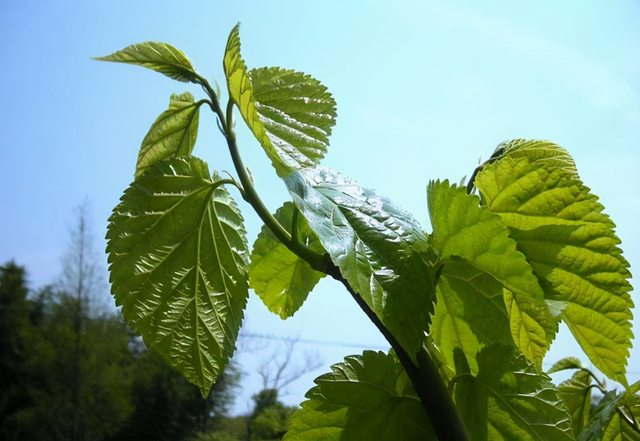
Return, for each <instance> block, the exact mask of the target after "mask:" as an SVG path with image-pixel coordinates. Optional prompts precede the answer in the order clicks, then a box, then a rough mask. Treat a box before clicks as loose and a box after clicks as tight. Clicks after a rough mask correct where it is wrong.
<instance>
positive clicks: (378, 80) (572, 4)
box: [0, 0, 640, 412]
mask: <svg viewBox="0 0 640 441" xmlns="http://www.w3.org/2000/svg"><path fill="white" fill-rule="evenodd" d="M238 21H241V22H242V27H241V37H242V42H243V56H244V58H245V60H246V61H247V64H248V65H249V66H250V67H261V66H282V67H286V68H293V69H296V70H299V71H303V72H305V73H309V74H311V75H313V76H314V77H316V78H318V79H319V80H321V81H322V82H323V83H324V84H325V85H327V86H328V87H329V90H330V91H331V92H332V93H333V94H334V96H335V98H336V100H337V102H338V124H337V127H336V129H335V131H334V134H333V136H332V141H331V147H330V153H329V154H328V156H327V158H326V160H325V161H324V164H325V165H327V166H329V167H331V168H333V169H335V170H338V171H341V172H342V173H343V174H345V175H347V176H350V177H352V178H354V179H356V180H357V181H358V182H359V183H360V184H362V185H363V186H367V187H372V188H375V189H376V190H378V192H379V193H380V194H384V195H386V196H388V197H390V198H391V199H392V200H394V201H395V202H396V203H398V204H399V205H400V206H402V207H403V208H405V209H407V210H409V211H411V212H413V213H414V214H415V215H416V217H417V218H418V219H419V220H420V222H421V223H422V224H423V226H424V228H425V229H427V230H430V224H429V219H428V215H427V208H426V201H425V187H426V184H427V182H428V180H429V179H436V178H442V179H444V178H449V179H452V180H454V181H459V180H460V179H461V178H462V177H463V176H465V175H470V174H471V172H472V170H473V169H474V168H475V167H476V165H477V163H478V160H479V158H480V157H482V158H485V159H486V158H487V157H488V156H489V155H490V154H491V152H492V151H493V149H494V148H495V146H496V145H497V144H498V143H500V142H501V141H503V140H506V139H510V138H533V139H549V140H551V141H554V142H556V143H558V144H560V145H562V146H563V147H565V148H566V149H568V150H569V152H570V153H571V154H572V155H573V156H574V158H575V160H576V163H577V165H578V170H579V172H580V174H581V176H582V177H583V179H584V181H585V182H586V184H587V185H588V186H590V187H591V188H592V190H593V192H594V193H595V194H597V195H598V196H600V198H601V201H602V203H603V204H604V206H605V207H606V212H607V213H608V214H610V215H611V217H612V218H613V220H614V221H615V222H616V224H617V226H618V228H617V232H618V235H619V236H620V238H621V239H622V242H623V244H622V246H623V249H624V250H625V256H626V257H627V259H628V260H629V262H630V263H631V266H632V272H636V268H638V266H639V265H640V251H639V250H640V234H639V233H638V229H637V228H638V227H637V225H638V221H637V219H639V218H640V196H639V195H638V191H637V188H638V184H637V181H638V178H637V176H638V170H639V169H640V46H639V45H638V42H639V41H640V4H639V3H638V2H636V1H632V0H628V1H617V2H607V1H566V2H551V1H549V2H498V1H486V2H471V1H469V2H462V1H450V2H444V1H405V0H399V1H396V2H378V1H370V2H338V1H325V2H303V1H298V2H289V1H279V2H275V1H271V2H268V1H262V2H258V1H236V2H218V1H209V2H194V1H183V2H172V3H165V2H157V1H137V2H124V1H110V2H81V1H77V0H73V1H71V0H70V1H50V2H35V1H22V2H3V3H2V4H1V5H0V41H2V44H0V57H1V59H2V60H3V67H2V69H0V81H1V84H3V97H4V99H5V105H4V106H2V110H0V128H1V132H2V138H1V141H0V148H1V149H2V160H1V164H2V165H3V167H2V169H3V171H2V173H1V174H0V188H3V189H4V191H3V192H2V195H1V196H0V207H1V210H2V212H1V215H0V262H5V261H6V260H8V259H11V258H14V259H16V261H17V262H18V263H20V264H23V265H26V266H27V269H28V271H29V274H30V280H31V282H32V286H33V287H37V286H41V285H43V284H45V283H49V282H51V281H52V280H53V279H54V278H55V277H56V276H57V275H58V274H59V272H60V267H59V256H60V255H61V254H62V253H63V251H64V249H65V245H66V241H67V237H68V236H67V231H68V227H69V226H70V225H71V224H72V223H73V209H74V207H76V206H77V205H79V204H80V203H81V202H82V201H83V199H84V198H85V197H86V196H88V197H89V198H90V200H91V201H92V205H93V218H94V229H95V231H96V232H97V235H98V236H99V238H100V244H99V247H100V248H103V246H104V243H103V241H102V237H103V236H104V233H105V231H106V225H107V221H106V220H107V218H108V216H109V213H110V211H111V209H112V208H113V206H114V205H115V204H116V203H117V201H118V199H119V197H120V194H121V192H122V191H123V190H124V189H125V188H126V187H127V186H128V184H129V183H130V181H131V180H132V177H133V171H134V167H135V159H136V157H137V153H138V148H139V146H140V142H141V141H142V138H143V137H144V135H145V134H146V131H147V130H148V128H149V127H150V125H151V123H152V122H153V121H154V119H155V118H156V117H157V115H159V114H160V113H161V112H162V111H163V110H165V109H166V107H167V105H168V100H169V96H170V95H171V93H174V92H176V93H181V92H184V91H187V90H189V91H191V92H193V93H194V94H195V95H196V96H202V92H201V91H200V90H199V89H198V88H197V87H195V86H191V85H185V84H184V83H177V82H173V81H171V80H169V79H167V78H165V77H163V76H161V75H159V74H156V73H153V72H151V71H147V70H145V69H142V68H136V67H130V66H123V65H115V64H106V63H99V62H96V61H92V60H91V59H90V57H92V56H102V55H107V54H109V53H112V52H114V51H116V50H118V49H121V48H124V47H125V46H127V45H129V44H132V43H138V42H142V41H147V40H153V41H164V42H167V43H170V44H172V45H174V46H176V47H178V48H179V49H181V50H183V51H184V52H185V53H186V54H187V56H188V57H189V58H190V59H191V61H192V62H193V63H194V65H195V66H196V68H197V69H198V71H199V72H200V73H202V74H203V75H205V76H206V77H207V78H210V79H211V78H215V79H217V80H218V81H219V82H220V83H221V84H222V85H224V77H223V73H222V67H221V60H222V54H223V50H224V46H225V42H226V38H227V35H228V32H229V31H230V30H231V28H232V27H233V26H234V25H235V24H236V22H238ZM239 143H240V147H241V151H242V152H243V156H244V158H245V163H246V164H247V165H248V167H249V168H250V169H251V171H252V173H253V175H254V178H255V179H256V182H257V188H258V190H259V192H260V193H261V195H262V197H263V199H264V200H265V202H266V203H267V205H268V206H269V207H270V208H272V209H273V210H274V211H275V209H276V208H277V207H278V206H280V205H281V203H282V202H283V201H284V200H285V199H286V198H287V194H286V191H285V190H284V187H283V185H282V183H281V182H280V181H279V180H278V179H277V178H276V177H275V175H274V173H273V171H272V169H271V167H270V165H269V162H268V160H267V159H266V157H265V156H264V154H263V152H262V150H261V149H260V147H259V146H258V145H257V143H256V142H255V141H254V140H253V139H252V137H251V135H250V134H248V132H247V131H245V130H242V129H239ZM194 153H195V154H196V155H198V156H201V157H203V158H204V159H206V160H207V161H208V162H209V166H210V168H211V169H217V170H232V166H231V163H230V161H229V159H228V156H227V154H226V151H225V148H224V142H223V139H222V138H221V137H220V136H219V134H218V132H217V129H216V127H215V121H214V119H213V117H212V116H211V115H208V114H203V116H202V117H201V123H200V133H199V138H198V144H197V145H196V150H195V152H194ZM241 208H242V209H243V213H244V216H245V219H246V226H247V230H248V234H249V240H250V242H252V241H253V239H254V238H255V236H256V235H257V233H258V231H259V228H260V224H259V221H258V219H257V217H256V216H254V215H253V214H252V213H251V212H250V210H249V207H248V206H246V205H245V204H241ZM105 261H106V258H105ZM632 283H635V282H632ZM632 295H633V296H634V299H635V300H636V303H640V301H639V300H638V297H637V295H636V294H635V293H633V294H632ZM638 315H640V314H639V313H636V316H638ZM246 317H247V319H246V321H245V326H246V329H247V331H249V332H253V333H266V334H273V335H280V336H299V337H300V338H301V339H307V340H311V339H312V340H323V341H332V342H342V343H354V344H355V345H356V346H358V345H363V346H367V348H369V347H371V348H380V349H384V348H386V344H385V342H384V340H383V339H382V337H380V336H378V335H377V332H376V330H375V329H374V328H373V326H372V325H371V324H370V323H368V322H367V319H366V318H365V317H364V315H363V314H362V313H361V312H360V311H359V310H358V309H357V307H356V305H355V304H354V303H353V301H352V300H351V299H350V298H349V296H348V295H347V293H346V292H344V291H343V290H342V289H341V288H340V287H339V286H338V285H337V284H335V283H333V282H331V281H329V280H324V281H322V282H321V284H320V285H319V286H318V287H317V288H316V289H315V290H314V292H313V293H312V295H311V296H310V298H309V300H308V301H307V303H306V304H305V305H304V307H303V308H302V310H301V311H300V312H299V313H298V314H296V316H295V317H293V318H292V319H290V320H288V321H287V322H282V321H281V320H280V319H279V318H277V317H276V316H274V315H271V314H270V313H269V312H268V311H267V310H266V309H265V308H264V307H263V306H262V305H261V304H260V302H259V300H258V299H257V298H256V297H255V296H252V299H251V300H250V303H249V307H248V310H247V315H246ZM639 324H640V322H639V321H638V320H637V319H636V320H635V325H636V326H635V327H636V329H637V328H638V325H639ZM637 332H638V331H636V333H637ZM566 334H567V333H564V334H561V335H560V336H559V337H558V340H557V342H556V345H555V346H554V348H553V349H552V350H551V352H550V353H549V355H548V356H547V359H546V361H547V362H549V363H551V362H552V361H553V360H557V359H558V358H560V357H563V356H566V355H576V356H580V357H582V358H583V359H585V361H586V358H585V357H584V356H582V354H581V352H580V350H579V348H578V347H577V345H575V344H573V343H571V338H570V336H568V335H566ZM275 348H276V346H274V345H272V346H271V348H268V349H265V350H263V351H254V352H246V351H245V352H244V353H242V354H241V355H240V357H239V360H240V362H241V363H242V365H243V366H242V367H243V369H244V370H245V372H247V374H248V375H247V376H246V380H245V386H246V387H245V392H244V395H243V397H242V399H241V400H239V402H238V404H237V405H236V411H237V412H242V411H245V410H247V409H248V406H249V397H250V395H251V394H252V393H255V392H256V391H257V390H258V389H259V388H260V383H259V379H258V378H257V376H256V375H255V370H256V366H257V365H259V363H260V361H261V359H262V358H264V357H267V356H268V355H269V354H270V353H271V351H272V350H274V349H275ZM298 348H300V352H302V351H304V350H310V351H312V352H313V351H317V353H318V354H319V355H320V357H321V358H322V359H323V360H324V362H325V365H324V367H323V368H321V369H320V370H318V371H316V372H314V373H313V374H312V375H309V376H306V377H305V378H304V379H302V380H300V381H299V382H297V383H294V384H293V385H291V387H289V388H288V389H287V390H288V392H289V395H287V396H286V397H285V400H286V401H287V402H290V403H297V402H300V401H301V400H302V397H303V395H304V393H305V391H306V390H307V389H308V388H309V387H310V386H311V381H312V379H313V377H315V376H317V375H319V374H320V373H322V372H325V371H326V370H327V369H328V366H329V365H330V364H332V363H335V362H338V361H341V359H342V357H343V356H344V355H347V354H350V353H357V352H359V349H357V348H350V347H344V346H330V345H312V344H308V343H299V344H298ZM632 354H633V355H632V358H631V360H630V363H629V370H630V371H632V372H635V373H633V374H631V375H630V381H637V380H638V379H640V348H635V349H633V350H632Z"/></svg>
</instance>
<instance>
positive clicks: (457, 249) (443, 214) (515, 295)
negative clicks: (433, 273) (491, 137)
mask: <svg viewBox="0 0 640 441" xmlns="http://www.w3.org/2000/svg"><path fill="white" fill-rule="evenodd" d="M427 195H428V202H429V214H430V216H431V222H432V224H433V235H432V236H431V237H430V240H431V243H432V244H433V247H434V249H435V250H436V253H437V254H438V257H439V259H440V262H441V263H442V264H444V265H445V267H446V265H447V262H448V261H451V260H453V259H455V258H458V259H463V260H464V261H465V262H467V264H469V265H471V266H472V267H474V268H477V269H478V270H480V271H482V272H483V273H486V274H487V275H490V276H491V277H493V278H494V279H495V280H496V281H498V282H500V284H501V285H502V286H503V287H504V288H505V290H504V292H503V298H504V304H505V305H506V312H507V314H508V317H509V323H510V329H511V335H512V336H513V339H514V341H515V343H516V345H517V346H518V347H519V348H520V350H521V351H522V353H523V354H525V355H526V356H527V357H528V358H529V359H530V360H532V361H534V362H535V363H536V365H537V366H538V367H539V368H541V366H542V358H543V357H544V354H545V353H546V351H547V349H548V348H549V345H550V343H551V341H552V339H553V337H554V336H555V333H556V331H557V323H556V321H555V320H554V318H553V317H552V316H551V313H550V312H549V308H548V307H547V305H546V303H545V301H544V294H543V292H542V289H541V288H540V286H539V285H538V280H537V279H536V278H535V276H534V275H533V272H532V269H531V267H530V265H529V264H528V263H527V261H526V259H525V257H524V256H523V255H522V253H520V252H519V251H518V250H517V249H516V243H515V241H514V240H513V239H511V238H510V237H509V230H508V229H507V227H506V226H504V225H503V224H502V222H501V220H500V217H499V216H497V215H495V214H493V213H490V212H489V210H488V209H487V208H486V207H481V206H480V200H479V199H478V197H477V196H474V195H467V193H466V189H465V188H463V187H458V186H456V185H453V186H450V185H449V182H448V181H444V182H439V181H438V182H433V181H432V182H431V183H429V187H428V190H427ZM441 292H442V293H444V291H441ZM447 292H448V291H447ZM449 298H450V300H449V301H448V303H449V304H452V303H451V302H452V300H451V299H452V297H451V296H449ZM443 299H444V298H443ZM470 300H471V299H470ZM474 307H475V304H474V302H473V301H471V302H470V303H469V304H467V305H465V306H464V308H462V309H461V308H460V307H458V308H457V309H456V310H455V311H454V310H449V311H448V315H449V316H451V317H452V318H454V317H455V319H456V321H457V323H462V322H463V321H465V319H464V309H465V308H466V309H471V308H474ZM458 328H459V329H461V328H460V326H458ZM450 335H451V337H452V338H457V335H456V334H455V333H454V334H452V333H450ZM465 339H466V340H468V337H465ZM459 344H460V345H461V346H460V347H461V348H463V349H465V347H463V346H464V344H463V343H462V342H459ZM477 349H478V346H477V345H476V346H475V348H474V349H473V350H472V351H471V352H470V350H469V349H467V350H466V351H465V353H467V355H469V356H471V353H472V352H474V351H475V352H477ZM471 364H473V362H471Z"/></svg>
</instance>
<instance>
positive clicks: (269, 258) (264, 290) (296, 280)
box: [249, 202, 325, 319]
mask: <svg viewBox="0 0 640 441" xmlns="http://www.w3.org/2000/svg"><path fill="white" fill-rule="evenodd" d="M294 210H297V208H296V207H295V205H294V204H293V203H292V202H286V203H285V204H284V205H283V206H282V207H280V208H279V209H278V210H277V211H276V214H275V218H276V220H277V221H278V222H279V223H280V225H283V226H284V227H285V228H289V231H291V228H293V222H294ZM296 223H297V226H296V228H297V230H298V240H300V242H301V243H303V244H304V245H306V246H307V247H308V248H309V249H311V250H312V251H315V252H316V253H318V254H324V248H322V245H321V244H320V241H319V240H318V236H317V235H316V234H315V233H314V232H313V231H312V230H311V229H310V228H309V225H308V224H307V221H306V220H305V219H304V217H303V216H298V217H297V220H296ZM324 276H325V274H324V273H319V272H317V271H315V270H313V269H312V268H311V266H310V265H309V264H308V263H307V262H306V261H305V260H303V259H301V258H300V257H298V256H297V255H295V254H294V253H292V252H291V251H289V249H288V248H287V247H286V246H285V245H284V244H283V243H282V242H280V241H279V240H278V239H277V238H276V237H275V236H274V234H273V233H272V232H271V230H270V229H269V228H268V227H266V226H263V227H262V231H261V232H260V234H259V235H258V238H257V239H256V242H255V244H254V245H253V251H252V252H251V264H250V265H249V283H250V286H251V288H253V290H254V291H255V292H256V294H258V296H260V298H261V299H262V301H263V302H264V304H265V305H266V306H267V308H269V311H271V312H273V313H275V314H278V315H279V316H280V318H282V319H286V318H289V317H291V316H292V315H293V314H294V313H295V312H296V311H297V310H298V309H299V308H300V306H302V303H304V301H305V300H306V299H307V295H308V294H309V293H310V292H311V290H312V289H313V287H314V286H315V285H316V284H317V283H318V281H319V280H320V279H321V278H322V277H324Z"/></svg>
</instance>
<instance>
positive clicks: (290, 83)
mask: <svg viewBox="0 0 640 441" xmlns="http://www.w3.org/2000/svg"><path fill="white" fill-rule="evenodd" d="M224 71H225V75H226V77H227V87H228V89H229V95H230V97H231V99H232V100H233V102H234V103H235V104H236V106H237V107H238V110H239V111H240V114H241V115H242V118H243V119H244V121H245V122H246V123H247V125H248V126H249V129H251V131H252V132H253V134H254V136H255V137H256V139H257V140H258V142H259V143H260V145H261V146H262V147H263V149H264V150H265V152H266V154H267V156H268V157H269V159H270V160H271V162H272V164H273V166H274V167H275V169H276V171H277V173H278V175H280V176H282V177H284V176H288V175H289V173H290V172H291V171H292V170H296V169H300V168H302V167H312V166H314V165H315V164H316V163H317V162H319V160H320V159H321V158H322V157H323V156H324V154H325V153H326V151H327V146H328V145H329V140H328V137H329V135H330V134H331V128H332V127H333V126H334V125H335V119H336V110H335V106H336V103H335V100H334V99H333V98H332V97H331V94H330V93H328V92H327V88H326V87H325V86H323V85H322V84H320V82H319V81H317V80H315V79H313V78H312V77H310V76H309V75H305V74H303V73H300V72H295V71H292V70H284V69H280V68H263V69H254V70H252V71H251V72H248V71H247V67H246V65H245V62H244V60H243V59H242V56H241V54H240V35H239V25H238V26H236V27H234V28H233V30H232V31H231V34H230V35H229V39H228V41H227V47H226V51H225V56H224Z"/></svg>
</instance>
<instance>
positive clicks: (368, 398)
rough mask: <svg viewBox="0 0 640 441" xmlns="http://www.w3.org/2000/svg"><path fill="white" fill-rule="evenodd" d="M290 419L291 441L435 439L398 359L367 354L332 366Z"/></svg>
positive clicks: (287, 439)
mask: <svg viewBox="0 0 640 441" xmlns="http://www.w3.org/2000/svg"><path fill="white" fill-rule="evenodd" d="M331 369H332V370H333V372H332V373H329V374H325V375H322V376H320V377H318V378H317V379H316V380H315V383H316V385H317V386H315V387H314V388H312V389H311V390H310V391H309V392H308V393H307V395H306V397H307V398H308V400H307V401H305V402H303V403H302V408H301V409H300V410H298V411H297V412H295V413H294V414H293V415H292V416H291V418H290V420H289V431H288V432H287V434H286V435H285V437H284V440H285V441H296V440H304V441H316V440H317V441H321V440H322V441H330V440H340V441H362V440H378V441H387V440H388V441H410V440H416V441H417V440H421V441H422V440H435V439H436V437H435V435H434V433H433V430H432V429H431V426H430V425H429V418H428V417H427V415H426V413H425V411H424V409H423V408H422V404H421V403H420V400H419V399H418V397H417V395H416V393H415V392H414V391H413V389H412V388H410V387H407V385H410V382H409V380H408V378H407V375H406V373H405V372H404V370H403V369H402V366H401V365H400V363H399V362H398V361H397V360H396V358H395V357H394V356H393V355H391V354H389V355H386V354H384V353H382V352H373V351H365V352H364V353H363V354H362V356H359V355H352V356H349V357H346V358H345V362H344V363H338V364H336V365H334V366H332V367H331Z"/></svg>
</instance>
